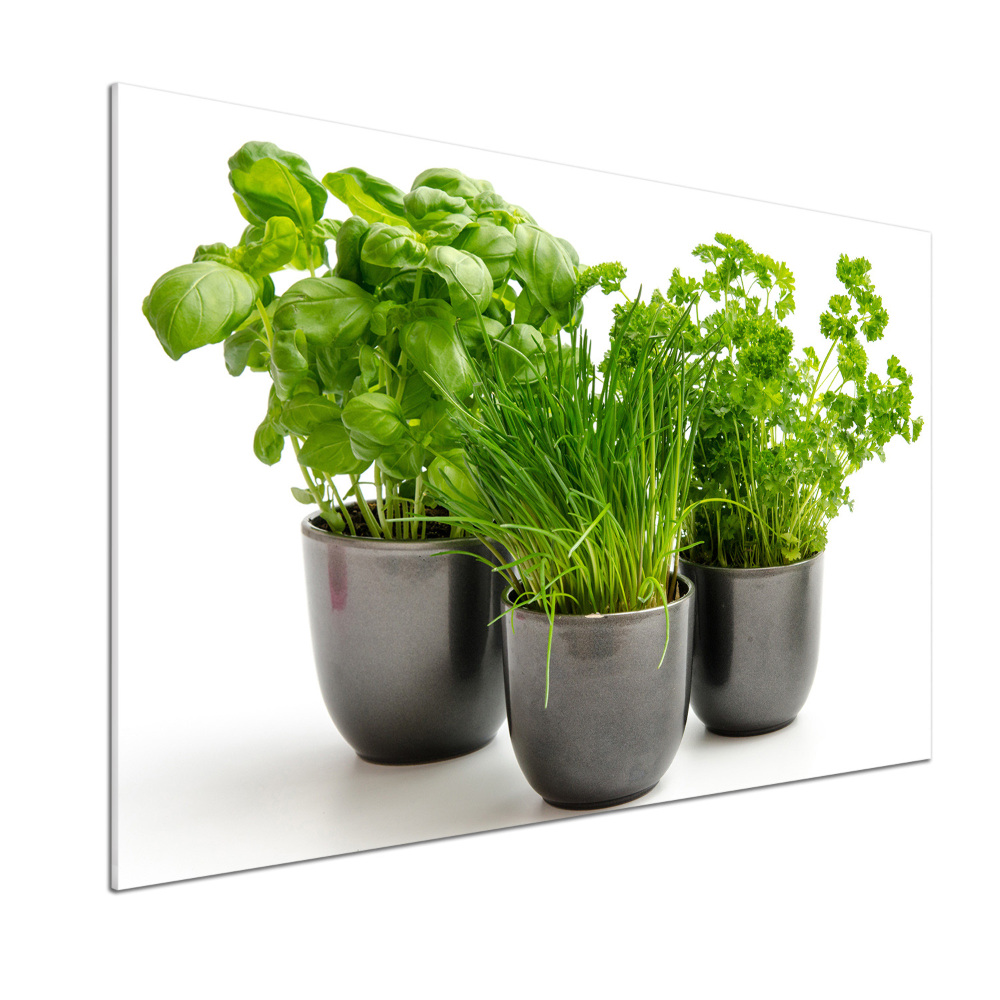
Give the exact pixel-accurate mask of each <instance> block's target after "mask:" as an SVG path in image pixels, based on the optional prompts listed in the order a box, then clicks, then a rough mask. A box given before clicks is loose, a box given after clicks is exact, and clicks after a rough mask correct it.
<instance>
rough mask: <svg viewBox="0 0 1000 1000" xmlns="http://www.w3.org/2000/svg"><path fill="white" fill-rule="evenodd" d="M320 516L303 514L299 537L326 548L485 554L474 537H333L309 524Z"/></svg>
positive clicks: (319, 511)
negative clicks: (334, 546) (344, 546)
mask: <svg viewBox="0 0 1000 1000" xmlns="http://www.w3.org/2000/svg"><path fill="white" fill-rule="evenodd" d="M322 515H323V512H322V511H321V510H320V509H319V508H318V507H317V508H316V509H315V510H314V511H312V512H311V513H309V514H306V516H305V517H304V518H302V534H303V535H305V536H306V537H307V538H311V539H313V540H314V541H317V542H323V543H325V544H327V545H338V544H343V545H349V546H351V547H352V548H356V549H375V550H377V551H379V552H395V553H397V554H398V553H399V552H401V551H402V550H404V549H407V550H411V551H415V552H419V553H421V554H424V555H426V554H427V553H429V552H430V553H433V552H448V551H450V550H452V549H459V550H461V551H463V552H465V551H472V550H474V549H479V548H481V549H483V550H484V551H486V552H488V551H489V550H488V549H486V547H485V546H484V545H483V543H482V542H480V541H479V539H478V538H477V537H476V536H475V535H466V536H465V538H371V537H366V538H358V537H357V536H355V535H339V534H334V532H332V531H325V530H324V529H322V528H317V527H316V525H314V524H313V523H312V519H313V518H314V517H317V516H319V517H322Z"/></svg>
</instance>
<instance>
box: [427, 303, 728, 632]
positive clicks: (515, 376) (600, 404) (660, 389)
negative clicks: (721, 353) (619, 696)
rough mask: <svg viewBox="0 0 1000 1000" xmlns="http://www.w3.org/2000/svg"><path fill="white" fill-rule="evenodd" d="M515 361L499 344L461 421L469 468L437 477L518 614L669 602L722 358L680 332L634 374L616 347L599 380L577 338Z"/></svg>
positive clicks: (648, 351)
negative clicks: (694, 348) (709, 394)
mask: <svg viewBox="0 0 1000 1000" xmlns="http://www.w3.org/2000/svg"><path fill="white" fill-rule="evenodd" d="M686 315H687V314H686V313H685V314H684V316H683V318H684V319H686ZM616 343H620V341H619V340H617V339H616ZM517 355H518V352H517V351H516V349H515V348H512V347H509V346H507V345H505V344H503V343H498V344H496V345H495V347H494V349H493V350H492V351H491V353H490V356H489V360H488V362H487V363H486V364H485V365H484V366H483V367H482V369H481V378H480V381H479V382H478V384H477V387H476V397H477V404H478V405H477V406H476V408H475V410H470V409H462V410H460V411H458V412H456V414H455V420H456V422H457V423H458V424H459V426H460V428H461V432H462V441H463V448H464V466H463V464H462V459H461V457H460V455H459V454H457V453H456V455H454V456H452V457H451V458H450V459H444V460H442V461H440V462H438V463H437V464H435V465H432V467H431V470H430V475H431V476H432V479H433V480H434V483H435V486H436V488H437V490H438V492H439V493H440V494H442V496H443V497H444V500H445V503H446V505H447V506H448V508H449V510H450V511H451V513H452V516H453V520H455V521H456V522H458V523H459V524H461V526H462V527H463V528H464V529H465V530H466V531H468V532H470V533H473V534H476V535H478V536H479V537H480V538H481V539H482V540H483V541H484V543H485V544H486V545H487V546H488V547H490V548H491V549H492V550H493V552H494V554H495V555H496V556H497V558H498V559H499V560H500V561H501V565H500V571H501V572H502V573H503V574H504V576H505V578H506V579H507V581H508V583H509V584H510V587H511V591H512V594H511V601H512V603H513V605H514V606H516V607H522V606H523V607H528V608H532V609H536V610H540V611H543V612H544V613H545V614H546V615H547V616H548V617H549V619H550V621H553V620H554V617H555V615H557V614H567V615H592V614H601V615H610V614H616V613H619V612H625V611H636V610H641V609H645V608H653V607H659V606H663V605H666V604H667V603H669V602H670V601H671V600H673V599H674V597H675V596H676V591H677V568H676V555H677V552H678V546H679V537H680V532H681V529H682V525H683V523H684V519H685V516H686V513H687V495H688V483H689V479H690V469H691V463H692V457H693V456H692V448H693V431H694V429H696V427H697V424H698V420H699V419H700V416H701V411H702V409H703V407H704V404H705V398H704V393H703V387H704V384H705V381H706V379H707V377H708V376H709V375H710V372H711V368H712V365H713V361H712V359H711V358H710V357H709V356H708V354H707V353H706V354H702V355H698V356H691V355H689V353H688V352H687V351H686V350H685V349H684V342H683V337H682V332H681V324H680V323H676V324H675V325H674V326H673V327H672V328H671V329H670V330H668V331H667V332H666V333H665V334H664V335H663V336H662V337H656V338H649V339H648V340H647V341H646V342H645V343H644V344H643V346H642V349H641V350H640V351H639V352H638V354H637V355H636V356H635V358H634V364H629V365H623V364H620V363H619V360H620V357H621V354H620V350H612V352H611V354H610V355H609V358H608V363H607V364H606V365H604V366H602V368H603V378H601V377H600V375H599V373H598V372H597V371H596V370H595V369H594V366H593V364H592V363H591V360H590V350H589V343H588V339H587V336H586V334H585V333H579V332H578V331H575V330H574V331H572V332H571V333H570V338H569V343H563V344H562V345H560V347H559V348H557V349H553V350H549V351H547V352H546V353H545V354H544V356H543V357H542V358H541V359H537V358H536V359H528V358H523V357H519V356H517ZM505 553H506V554H505Z"/></svg>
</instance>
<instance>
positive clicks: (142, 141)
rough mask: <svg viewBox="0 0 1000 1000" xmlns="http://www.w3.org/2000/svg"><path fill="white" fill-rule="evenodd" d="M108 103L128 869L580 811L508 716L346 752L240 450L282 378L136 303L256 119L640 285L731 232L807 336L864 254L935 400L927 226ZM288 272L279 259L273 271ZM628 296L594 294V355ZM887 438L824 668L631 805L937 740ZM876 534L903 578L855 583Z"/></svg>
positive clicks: (125, 90) (217, 222)
mask: <svg viewBox="0 0 1000 1000" xmlns="http://www.w3.org/2000/svg"><path fill="white" fill-rule="evenodd" d="M117 102H118V129H117V140H116V141H117V154H118V168H119V169H118V174H117V178H118V200H117V212H118V227H119V243H118V247H119V250H118V289H117V290H118V296H117V300H118V309H119V313H118V341H117V344H118V350H117V358H118V383H117V384H118V411H117V413H118V420H117V435H118V438H117V440H118V516H117V523H118V535H117V542H118V566H119V576H118V610H119V615H118V621H119V625H118V688H117V695H118V716H117V718H118V755H117V765H118V771H117V776H118V786H117V787H118V797H117V802H116V808H117V814H116V815H117V832H118V836H117V837H116V840H115V843H116V846H117V851H116V852H115V854H114V858H113V863H114V864H115V865H116V866H117V867H116V877H115V879H114V882H113V884H114V885H115V886H116V887H118V888H131V887H134V886H142V885H148V884H150V883H153V882H164V881H169V880H172V879H178V878H191V877H196V876H202V875H212V874H217V873H219V872H227V871H235V870H238V869H241V868H248V867H256V866H259V865H266V864H277V863H282V862H287V861H297V860H303V859H306V858H315V857H322V856H325V855H330V854H339V853H343V852H345V851H354V850H359V849H364V848H370V847H381V846H387V845H393V844H400V843H407V842H412V841H417V840H424V839H427V838H430V837H442V836H449V835H453V834H456V833H467V832H470V831H480V830H488V829H491V828H497V827H504V826H510V825H515V824H523V823H531V822H538V821H544V820H550V819H554V818H560V817H562V818H566V817H567V816H568V815H571V814H567V813H565V812H560V811H558V810H555V809H553V808H551V807H546V806H545V804H544V803H543V802H542V801H541V800H540V799H539V797H538V796H537V795H536V794H535V793H534V792H533V791H532V790H531V788H530V787H529V786H528V784H527V783H526V782H525V781H524V779H523V778H522V777H521V774H520V771H519V769H518V767H517V764H516V761H515V760H514V756H513V752H512V750H511V748H510V744H509V739H508V737H507V733H506V730H505V727H504V728H502V730H501V733H500V735H499V738H498V739H497V741H496V743H495V744H494V745H493V746H491V747H490V748H489V749H488V750H486V751H483V752H481V753H478V754H475V755H474V756H473V757H471V758H469V759H467V760H463V761H461V762H449V763H446V764H437V765H433V766H428V767H423V768H414V769H407V770H405V771H404V772H399V773H395V774H388V773H386V771H385V769H384V768H378V767H372V766H371V765H363V764H359V763H358V761H357V760H356V758H355V757H354V754H353V753H352V751H351V750H350V748H349V747H348V746H347V745H346V744H345V743H344V741H343V740H342V739H340V738H339V737H338V735H337V734H336V733H335V732H334V730H333V729H332V726H331V723H330V721H329V718H328V717H327V714H326V711H325V709H324V707H323V704H322V700H321V698H320V697H319V691H318V685H317V683H316V680H315V675H314V670H313V663H312V654H311V649H310V644H309V626H308V619H307V612H306V598H305V588H304V579H303V572H302V566H301V541H300V537H299V521H300V519H301V517H302V515H303V509H302V508H301V507H299V506H298V505H297V504H296V503H295V502H294V501H293V500H292V499H291V497H290V496H289V494H288V486H289V485H291V484H297V485H300V475H301V474H300V472H299V470H298V468H297V467H296V463H295V461H294V456H293V455H291V454H286V455H285V457H284V460H283V461H282V462H281V463H280V464H279V465H278V466H277V467H275V468H272V469H267V468H265V467H263V466H261V465H260V464H259V463H258V462H257V461H256V459H255V458H254V457H253V456H252V454H251V448H250V443H251V439H252V434H253V430H254V428H255V426H256V424H257V423H258V421H259V420H260V419H261V418H262V416H263V413H264V410H265V407H266V397H267V390H268V386H269V385H270V380H269V379H268V378H267V377H266V376H260V375H253V374H250V375H246V374H245V375H244V376H241V377H240V378H239V379H236V380H234V379H232V378H230V377H229V376H228V375H227V374H226V373H225V369H224V366H223V363H222V348H221V346H220V345H216V346H213V347H210V348H206V349H204V350H201V351H198V352H195V353H192V354H190V355H188V356H186V357H185V358H184V359H183V360H182V361H181V363H179V364H178V363H175V362H173V361H171V360H170V359H169V358H168V357H167V356H166V354H165V353H164V352H163V350H162V348H161V347H160V345H159V343H158V342H157V340H156V338H155V337H154V336H153V334H152V330H151V329H150V328H149V326H148V324H147V323H146V320H145V318H144V317H143V316H142V313H141V312H140V310H139V304H140V303H141V301H142V298H143V296H144V295H145V294H146V293H147V292H148V290H149V287H150V286H151V285H152V283H153V281H154V280H155V279H156V278H157V277H158V275H159V274H160V273H161V272H163V271H165V270H167V269H168V268H170V267H172V266H175V265H176V264H178V263H182V262H184V261H186V260H187V259H188V258H189V256H190V252H191V249H192V247H193V246H194V245H196V244H197V243H199V242H213V241H215V240H216V239H219V238H221V239H223V240H224V241H228V242H229V243H235V242H236V239H237V236H238V234H239V232H240V231H241V230H242V228H243V222H242V219H241V218H240V216H239V215H238V213H237V211H236V207H235V205H234V204H233V200H232V196H231V192H230V189H229V186H228V183H227V181H226V169H227V168H226V160H227V159H228V156H229V155H230V154H231V153H232V152H234V151H235V150H236V149H237V148H238V147H239V146H240V145H241V144H242V143H243V142H244V141H246V140H247V139H249V138H254V137H257V138H261V137H267V138H268V139H273V140H274V141H275V142H277V143H278V145H280V146H282V147H283V148H287V149H291V150H294V151H295V152H298V153H300V154H301V155H304V156H306V158H307V159H309V160H310V162H311V163H312V165H313V168H314V172H315V173H316V174H317V175H318V176H323V175H324V174H325V173H326V172H327V169H328V168H331V167H332V168H339V167H342V166H345V165H347V164H350V165H359V166H362V167H364V168H365V169H367V170H369V171H370V172H372V173H374V174H376V175H379V176H385V177H388V178H390V179H391V180H393V181H397V182H398V183H399V185H400V186H402V187H403V188H404V190H407V189H409V186H410V180H411V179H412V178H413V177H414V176H416V175H417V173H419V172H420V171H421V170H422V169H424V168H426V167H428V166H435V165H448V166H458V167H460V168H461V169H462V170H464V171H465V172H466V173H468V174H470V175H472V176H475V177H487V178H489V179H491V180H492V181H493V182H494V184H495V185H496V186H497V189H498V190H499V191H500V192H501V194H503V195H504V197H506V198H507V199H508V200H510V201H513V202H515V203H517V204H523V205H525V206H526V207H527V208H528V210H529V211H530V212H532V214H533V215H534V216H535V217H536V218H537V219H538V220H539V222H540V223H541V224H543V225H545V226H547V227H548V228H550V229H551V231H553V232H555V233H557V234H559V235H562V236H566V237H568V238H570V240H571V241H572V242H573V243H574V244H575V245H576V246H577V249H578V250H579V252H580V254H581V259H582V260H583V262H584V263H593V262H597V261H600V260H603V259H608V258H610V259H620V260H622V261H624V262H626V263H627V265H628V267H629V273H630V281H629V283H628V286H629V290H630V291H631V293H632V294H633V295H634V294H636V291H637V288H638V286H639V284H642V285H643V286H644V287H645V289H646V294H647V296H648V294H649V293H650V291H651V290H652V289H653V288H654V287H656V285H657V284H662V285H663V286H664V287H666V282H667V281H668V280H669V275H670V271H671V268H672V267H674V266H680V267H682V268H683V269H684V273H692V272H693V273H697V274H699V275H700V273H701V272H700V270H699V269H698V266H697V265H698V262H697V261H695V260H693V259H692V257H691V249H692V247H693V246H694V245H695V244H696V243H699V242H703V241H711V239H712V236H713V234H714V233H715V232H717V231H719V230H720V229H722V230H725V231H728V232H731V233H734V234H736V235H738V236H740V237H742V238H745V239H747V240H748V241H749V242H750V243H751V245H753V246H754V247H755V248H757V249H759V250H763V251H765V252H768V253H770V254H772V255H773V256H775V257H777V258H778V259H782V260H787V262H788V264H789V265H790V266H791V267H792V269H793V270H794V272H795V275H796V299H797V310H796V316H795V319H794V320H791V321H790V322H791V325H792V326H793V328H794V329H795V331H796V334H797V345H798V347H799V349H801V347H802V345H804V344H806V343H811V344H812V345H813V346H814V347H815V348H816V349H817V350H818V351H819V353H820V357H823V356H825V353H826V348H825V347H824V346H823V340H822V337H821V336H820V334H819V330H818V316H819V313H820V311H821V310H822V309H824V308H825V307H826V303H827V300H828V298H829V296H830V295H831V294H832V293H834V292H837V291H838V290H839V289H840V286H839V284H838V283H837V281H836V277H835V267H834V265H835V262H836V260H837V258H838V256H839V255H840V254H841V253H843V252H845V251H846V252H848V253H849V254H850V255H851V256H857V255H859V254H863V255H864V256H866V257H867V258H868V259H869V260H870V261H871V263H872V267H873V270H872V274H873V278H874V280H875V282H876V287H877V288H878V290H879V292H880V293H881V294H882V295H883V298H884V301H885V303H886V306H887V307H888V309H889V313H890V317H891V319H890V324H889V327H888V331H887V335H886V338H885V340H884V341H883V342H881V343H879V344H877V345H873V346H872V348H871V349H870V355H871V360H872V363H873V364H872V368H873V370H877V371H878V372H879V373H880V374H883V375H884V373H885V366H884V360H885V358H886V357H887V356H888V354H890V353H895V354H897V355H899V356H901V357H902V359H903V361H904V363H905V364H906V366H907V367H908V369H909V371H910V373H911V374H912V375H913V377H914V386H915V398H914V411H913V412H914V414H918V413H923V414H925V415H928V413H929V406H930V237H929V236H928V235H927V234H926V233H923V232H919V231H915V230H913V229H906V228H901V227H898V226H887V225H882V224H877V223H872V222H862V221H857V220H854V219H846V218H843V217H841V216H833V215H826V214H820V213H817V212H813V211H804V210H802V209H794V208H788V207H782V206H775V205H770V204H766V203H764V202H761V201H750V200H747V199H737V198H733V197H731V196H724V195H719V194H711V193H706V192H701V191H692V190H690V189H689V188H679V187H674V186H667V185H664V184H656V183H653V182H651V181H643V180H637V179H634V178H621V177H614V176H610V175H608V174H603V173H599V172H595V171H592V170H585V169H579V168H571V167H566V166H558V165H553V164H549V163H539V162H538V161H537V160H533V159H524V158H515V157H512V156H509V155H503V154H498V153H484V152H481V151H478V150H471V149H467V148H461V147H457V146H450V145H444V144H441V143H434V142H429V141H426V140H418V139H413V138H405V137H399V136H395V135H387V134H385V133H382V132H374V131H370V130H365V129H359V128H356V127H348V126H343V125H332V124H330V123H328V122H321V121H315V120H311V119H305V118H298V117H292V116H289V115H284V114H276V113H274V112H270V111H259V110H254V109H248V108H243V107H234V106H233V105H231V104H226V103H222V102H218V101H205V100H201V99H196V98H190V97H180V96H177V95H175V94H168V93H163V92H158V91H151V90H147V89H142V88H137V87H129V86H122V87H120V88H119V89H118V93H117ZM163 135H170V136H173V137H174V138H175V144H176V145H177V146H178V147H179V148H183V149H185V150H187V151H188V156H187V157H186V158H185V160H184V161H183V162H182V163H178V162H177V161H176V159H174V158H168V157H164V156H163V155H162V136H163ZM149 189H153V190H155V191H156V192H157V193H158V194H157V200H158V203H159V205H160V209H161V213H162V214H161V217H160V218H158V219H157V222H156V224H155V226H154V225H153V224H151V220H150V218H149V216H148V213H147V212H146V211H145V207H146V192H147V191H148V190H149ZM348 214H349V211H347V210H345V209H344V208H343V206H341V204H340V203H339V202H337V201H336V200H334V199H331V200H330V202H329V203H328V206H327V215H328V216H330V217H333V218H346V216H347V215H348ZM154 233H155V235H156V246H155V248H152V249H151V250H150V251H149V252H142V251H143V248H144V247H146V246H147V245H148V244H149V243H150V237H151V234H154ZM296 277H297V275H296V274H295V273H294V272H288V273H285V274H283V275H279V276H278V280H279V281H280V285H279V290H281V289H283V288H285V287H287V286H288V284H290V283H291V281H292V280H294V279H295V278H296ZM613 301H615V299H608V298H605V297H603V296H601V295H600V294H594V293H592V294H591V295H590V296H589V297H588V300H587V306H588V308H587V314H586V326H587V327H588V328H589V329H590V331H591V334H592V336H593V338H594V357H595V358H597V359H600V358H601V357H602V356H603V354H604V351H605V349H606V347H607V344H608V335H607V330H608V327H609V324H610V319H611V315H610V314H611V304H612V302H613ZM876 362H877V363H876ZM289 451H290V450H289ZM888 452H889V455H888V461H887V462H886V464H885V465H882V464H880V463H877V462H876V463H875V464H874V465H871V466H868V467H866V468H865V469H864V470H863V473H862V474H859V475H857V476H856V477H852V481H851V487H852V493H857V494H858V502H857V509H856V511H855V512H854V513H846V512H845V513H844V514H843V516H841V517H840V518H838V519H837V520H836V521H835V522H834V525H833V527H832V528H831V544H830V546H829V549H828V552H827V555H826V557H825V562H826V566H825V571H824V577H825V579H824V601H823V617H824V621H823V640H822V643H821V652H820V661H819V667H818V671H817V682H816V685H815V687H814V690H813V693H812V695H811V697H810V699H809V702H808V704H807V705H806V708H805V709H804V710H803V712H802V713H801V714H800V716H799V718H798V719H797V720H796V722H795V724H794V725H793V726H792V727H790V728H789V729H787V730H785V731H783V732H781V733H776V734H773V735H771V736H768V737H762V738H760V739H756V740H752V741H736V742H733V741H731V740H724V739H719V738H717V737H713V736H710V735H708V734H706V733H705V730H704V727H703V726H702V725H701V724H700V723H699V722H697V721H696V720H692V724H691V725H690V727H689V728H688V730H687V732H686V733H685V738H684V741H683V744H682V746H681V750H680V751H679V753H678V756H677V758H676V760H675V761H674V762H673V764H672V765H671V768H670V770H669V772H668V774H667V775H666V777H665V778H664V779H663V780H662V781H661V782H660V784H659V786H658V787H657V788H656V789H655V791H654V792H653V793H652V794H651V795H648V796H645V797H643V799H642V800H640V801H639V802H637V803H635V804H634V805H630V806H628V807H627V808H637V807H639V806H647V805H649V804H651V803H656V802H663V801H669V800H674V799H680V798H687V797H691V796H696V795H705V794H711V793H715V792H719V791H728V790H731V789H738V788H747V787H753V786H759V785H766V784H770V783H772V782H775V781H790V780H796V779H800V778H805V777H812V776H815V775H825V774H835V773H838V772H843V771H849V770H852V769H856V768H870V767H879V766H882V765H885V764H895V763H899V762H904V761H914V760H921V759H925V758H927V757H928V756H929V755H930V736H931V728H930V622H929V619H928V609H929V607H930V582H931V575H930V440H929V437H927V436H925V437H922V438H921V439H920V440H919V441H918V442H917V443H916V444H914V445H911V446H909V447H908V446H906V445H905V444H904V443H903V442H901V441H900V442H895V443H894V444H893V445H892V446H891V447H890V448H889V449H888ZM902 497H905V498H906V502H905V503H901V502H900V498H902ZM916 539H919V544H914V540H916ZM873 548H880V549H881V550H883V551H885V552H886V553H889V554H891V559H892V566H893V573H894V576H895V578H896V579H897V580H898V581H905V583H904V584H903V585H901V586H897V587H895V588H891V587H880V588H879V590H878V593H877V594H871V595H870V596H869V597H868V599H867V600H859V595H858V593H857V589H856V585H855V574H856V571H857V567H858V560H859V559H860V560H861V561H862V562H863V561H864V554H865V553H866V552H868V551H871V550H872V549H873ZM414 597H415V599H419V595H414ZM383 610H384V613H385V614H386V615H389V616H391V615H392V614H393V608H391V607H386V608H385V609H383Z"/></svg>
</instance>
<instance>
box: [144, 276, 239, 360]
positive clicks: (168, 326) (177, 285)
mask: <svg viewBox="0 0 1000 1000" xmlns="http://www.w3.org/2000/svg"><path fill="white" fill-rule="evenodd" d="M258 291H259V286H258V285H256V284H255V283H254V281H253V279H252V278H250V277H249V276H248V275H246V274H243V272H242V271H237V270H236V269H235V268H232V267H227V266H226V265H225V264H220V263H218V262H217V261H214V260H202V261H196V262H194V263H191V264H182V265H181V266H180V267H175V268H174V269H173V270H171V271H167V273H166V274H164V275H161V276H160V277H159V278H157V279H156V281H155V283H154V284H153V287H152V289H151V290H150V292H149V295H147V296H146V298H145V299H144V300H143V303H142V311H143V314H144V315H145V317H146V319H148V320H149V324H150V326H152V328H153V330H155V331H156V337H157V339H158V340H159V341H160V343H161V344H162V345H163V349H164V350H165V351H166V352H167V354H168V355H169V356H170V357H171V358H173V360H174V361H176V360H177V359H178V358H180V357H181V356H182V355H184V354H186V353H187V352H188V351H193V350H194V349H195V348H198V347H204V346H205V345H206V344H217V343H218V342H219V341H221V340H225V339H226V337H227V336H229V334H230V333H231V332H232V331H233V330H234V329H235V328H236V327H238V326H239V325H240V324H241V323H242V322H243V321H244V320H245V319H246V318H247V317H248V316H249V315H250V312H251V311H252V310H253V308H254V301H255V299H256V297H257V293H258Z"/></svg>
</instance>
